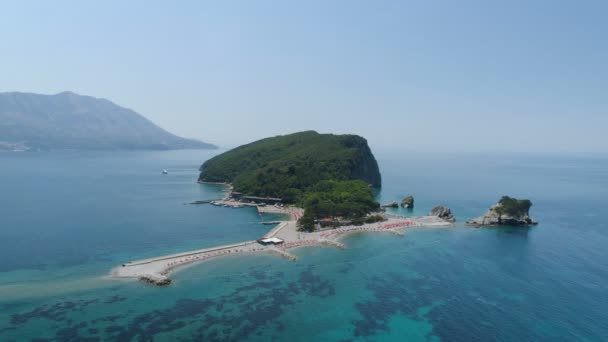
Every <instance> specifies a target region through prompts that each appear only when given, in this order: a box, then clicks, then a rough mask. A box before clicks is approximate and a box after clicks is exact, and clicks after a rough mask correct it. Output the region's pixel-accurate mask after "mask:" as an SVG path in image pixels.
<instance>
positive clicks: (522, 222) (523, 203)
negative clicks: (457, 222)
mask: <svg viewBox="0 0 608 342" xmlns="http://www.w3.org/2000/svg"><path fill="white" fill-rule="evenodd" d="M531 207H532V202H531V201H530V200H528V199H516V198H512V197H509V196H503V197H502V198H501V199H500V201H498V203H496V204H494V205H493V206H492V207H490V209H488V211H487V212H486V213H485V214H483V215H481V216H479V217H477V218H474V219H472V220H469V221H467V222H466V223H467V224H468V225H471V226H477V227H481V226H531V225H536V224H538V222H536V221H534V220H533V219H532V218H531V217H530V208H531Z"/></svg>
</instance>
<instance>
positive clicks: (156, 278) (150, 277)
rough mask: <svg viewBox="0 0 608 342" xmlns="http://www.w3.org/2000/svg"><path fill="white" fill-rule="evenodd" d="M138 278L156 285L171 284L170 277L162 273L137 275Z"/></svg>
mask: <svg viewBox="0 0 608 342" xmlns="http://www.w3.org/2000/svg"><path fill="white" fill-rule="evenodd" d="M139 280H140V281H143V282H145V283H149V284H152V285H156V286H167V285H171V279H169V278H167V277H165V276H163V275H156V274H146V275H142V276H141V277H139Z"/></svg>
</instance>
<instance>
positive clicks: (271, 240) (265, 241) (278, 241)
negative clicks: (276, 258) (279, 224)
mask: <svg viewBox="0 0 608 342" xmlns="http://www.w3.org/2000/svg"><path fill="white" fill-rule="evenodd" d="M283 242H285V241H283V240H282V239H279V238H277V237H271V238H264V239H259V240H258V243H259V244H260V245H264V246H267V245H280V244H282V243H283Z"/></svg>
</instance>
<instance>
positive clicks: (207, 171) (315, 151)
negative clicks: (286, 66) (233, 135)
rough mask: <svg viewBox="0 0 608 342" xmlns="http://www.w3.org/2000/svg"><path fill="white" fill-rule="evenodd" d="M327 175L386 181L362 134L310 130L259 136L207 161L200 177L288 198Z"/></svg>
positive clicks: (240, 189)
mask: <svg viewBox="0 0 608 342" xmlns="http://www.w3.org/2000/svg"><path fill="white" fill-rule="evenodd" d="M324 180H336V181H349V180H362V181H364V182H366V183H367V184H370V185H372V186H374V187H379V186H380V185H381V176H380V170H379V168H378V163H377V162H376V159H375V158H374V155H373V154H372V152H371V150H370V148H369V146H368V145H367V141H366V140H365V139H364V138H362V137H360V136H357V135H334V134H319V133H317V132H315V131H305V132H299V133H293V134H288V135H283V136H276V137H271V138H266V139H262V140H258V141H256V142H253V143H250V144H246V145H242V146H239V147H237V148H235V149H233V150H230V151H228V152H225V153H222V154H220V155H218V156H215V157H213V158H211V159H209V160H208V161H206V162H205V163H204V164H203V165H201V167H200V175H199V181H201V182H226V183H232V184H233V186H234V191H236V192H240V193H243V194H245V195H251V196H261V197H278V198H282V199H283V200H284V201H285V202H287V203H293V202H295V201H296V200H297V199H298V198H301V195H302V194H303V192H304V191H306V189H309V188H311V187H312V186H314V185H316V184H318V183H319V182H321V181H324Z"/></svg>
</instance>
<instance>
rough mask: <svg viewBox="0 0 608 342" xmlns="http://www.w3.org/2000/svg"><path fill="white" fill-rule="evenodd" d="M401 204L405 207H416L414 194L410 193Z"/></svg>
mask: <svg viewBox="0 0 608 342" xmlns="http://www.w3.org/2000/svg"><path fill="white" fill-rule="evenodd" d="M401 206H402V207H404V208H410V209H411V208H413V207H414V196H412V195H410V196H407V197H406V198H404V199H403V201H401Z"/></svg>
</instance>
